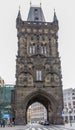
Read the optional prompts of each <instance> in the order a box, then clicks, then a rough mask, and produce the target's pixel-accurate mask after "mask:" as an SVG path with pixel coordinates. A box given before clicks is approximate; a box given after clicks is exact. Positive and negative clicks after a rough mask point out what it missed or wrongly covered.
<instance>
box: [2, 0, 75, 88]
mask: <svg viewBox="0 0 75 130" xmlns="http://www.w3.org/2000/svg"><path fill="white" fill-rule="evenodd" d="M31 2H32V5H40V2H41V3H42V9H43V12H44V16H45V19H46V21H52V19H53V13H54V8H55V10H56V14H57V18H58V20H59V33H58V34H59V40H58V42H59V55H60V57H61V68H62V84H63V88H75V75H74V74H75V58H74V56H75V0H31ZM19 6H20V7H21V15H22V19H23V20H26V19H27V15H28V11H29V7H30V0H0V76H1V77H2V78H3V79H4V81H5V83H6V84H10V83H11V84H15V81H16V79H15V73H16V72H15V70H16V55H17V30H16V17H17V14H18V10H19Z"/></svg>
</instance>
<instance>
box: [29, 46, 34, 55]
mask: <svg viewBox="0 0 75 130" xmlns="http://www.w3.org/2000/svg"><path fill="white" fill-rule="evenodd" d="M29 52H30V54H35V45H30V47H29Z"/></svg>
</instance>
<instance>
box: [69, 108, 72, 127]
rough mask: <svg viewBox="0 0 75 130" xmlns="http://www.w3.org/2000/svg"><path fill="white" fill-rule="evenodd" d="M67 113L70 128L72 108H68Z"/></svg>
mask: <svg viewBox="0 0 75 130" xmlns="http://www.w3.org/2000/svg"><path fill="white" fill-rule="evenodd" d="M68 113H69V121H70V126H72V121H71V113H72V108H69V109H68Z"/></svg>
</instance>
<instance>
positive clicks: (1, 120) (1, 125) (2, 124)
mask: <svg viewBox="0 0 75 130" xmlns="http://www.w3.org/2000/svg"><path fill="white" fill-rule="evenodd" d="M2 126H3V120H2V119H1V127H2Z"/></svg>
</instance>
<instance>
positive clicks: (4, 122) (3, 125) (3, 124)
mask: <svg viewBox="0 0 75 130" xmlns="http://www.w3.org/2000/svg"><path fill="white" fill-rule="evenodd" d="M3 127H5V119H3Z"/></svg>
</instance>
